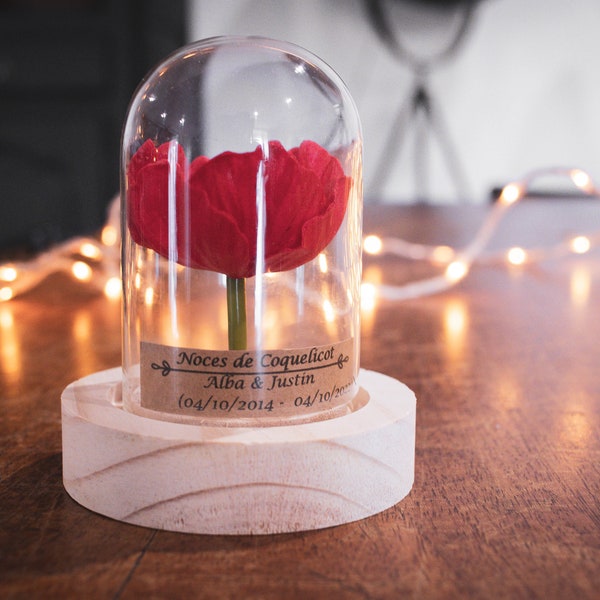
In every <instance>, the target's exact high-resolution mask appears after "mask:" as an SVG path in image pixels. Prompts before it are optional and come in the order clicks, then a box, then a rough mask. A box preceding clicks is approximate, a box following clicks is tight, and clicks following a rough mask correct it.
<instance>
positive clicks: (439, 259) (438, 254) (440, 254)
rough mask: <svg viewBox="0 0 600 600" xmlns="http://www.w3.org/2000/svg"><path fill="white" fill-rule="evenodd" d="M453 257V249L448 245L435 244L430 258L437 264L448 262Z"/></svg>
mask: <svg viewBox="0 0 600 600" xmlns="http://www.w3.org/2000/svg"><path fill="white" fill-rule="evenodd" d="M453 258H454V250H453V249H452V248H450V246H436V247H435V248H434V249H433V251H432V253H431V259H432V260H433V262H435V263H438V264H442V265H445V264H448V263H449V262H450V261H451V260H452V259H453Z"/></svg>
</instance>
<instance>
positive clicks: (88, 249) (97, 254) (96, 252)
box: [79, 242, 102, 260]
mask: <svg viewBox="0 0 600 600" xmlns="http://www.w3.org/2000/svg"><path fill="white" fill-rule="evenodd" d="M79 253H80V254H81V256H85V257H86V258H91V259H93V260H99V259H101V258H102V251H101V250H100V248H98V246H95V245H94V244H92V243H91V242H84V243H83V244H81V247H80V248H79Z"/></svg>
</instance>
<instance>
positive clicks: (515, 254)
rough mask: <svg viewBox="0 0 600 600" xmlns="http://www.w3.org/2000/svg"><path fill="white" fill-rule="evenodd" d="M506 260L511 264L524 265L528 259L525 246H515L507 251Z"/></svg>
mask: <svg viewBox="0 0 600 600" xmlns="http://www.w3.org/2000/svg"><path fill="white" fill-rule="evenodd" d="M506 260H508V262H509V263H510V264H511V265H522V264H523V263H524V262H525V261H526V260H527V252H525V250H523V248H519V247H518V246H515V247H514V248H511V249H510V250H509V251H508V252H507V253H506Z"/></svg>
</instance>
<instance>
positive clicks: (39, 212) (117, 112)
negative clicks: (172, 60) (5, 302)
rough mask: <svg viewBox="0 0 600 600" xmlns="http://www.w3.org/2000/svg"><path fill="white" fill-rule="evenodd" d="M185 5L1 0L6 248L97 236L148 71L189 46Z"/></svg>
mask: <svg viewBox="0 0 600 600" xmlns="http://www.w3.org/2000/svg"><path fill="white" fill-rule="evenodd" d="M184 13H185V2H184V0H168V1H164V0H38V1H34V0H32V1H22V0H20V1H17V0H14V1H12V2H10V1H3V0H0V182H1V184H0V251H2V252H3V253H6V252H7V251H11V250H15V249H19V250H21V251H22V250H24V251H37V250H40V249H43V248H46V247H48V246H49V245H51V244H53V243H55V242H57V241H60V240H63V239H66V238H68V237H70V236H72V235H74V234H82V233H93V232H94V231H97V230H98V229H99V228H100V227H101V226H102V224H103V222H104V220H105V218H106V209H107V206H108V204H109V203H110V201H111V199H112V198H113V197H114V196H115V195H116V194H117V192H118V189H119V154H120V136H121V128H122V125H123V121H124V118H125V114H126V111H127V106H128V104H129V101H130V99H131V96H132V94H133V92H134V90H135V88H136V87H137V85H138V84H139V82H140V81H141V80H142V78H143V77H144V75H145V74H146V73H147V72H148V71H149V70H150V68H151V67H152V66H154V65H155V64H156V63H157V62H159V61H160V60H161V59H162V58H163V57H164V56H166V55H167V54H169V53H170V52H172V51H173V50H175V49H176V48H178V47H179V46H182V45H183V44H184V43H185V39H186V37H185V33H186V32H185V14H184Z"/></svg>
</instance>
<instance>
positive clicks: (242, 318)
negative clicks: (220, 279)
mask: <svg viewBox="0 0 600 600" xmlns="http://www.w3.org/2000/svg"><path fill="white" fill-rule="evenodd" d="M227 324H228V331H229V349H230V350H245V349H246V280H245V279H235V278H233V277H229V276H228V277H227Z"/></svg>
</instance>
